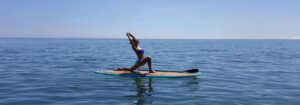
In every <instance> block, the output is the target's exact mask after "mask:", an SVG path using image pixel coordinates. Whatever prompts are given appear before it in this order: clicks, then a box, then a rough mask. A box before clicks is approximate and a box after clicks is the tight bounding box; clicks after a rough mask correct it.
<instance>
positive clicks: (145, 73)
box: [95, 69, 200, 78]
mask: <svg viewBox="0 0 300 105" xmlns="http://www.w3.org/2000/svg"><path fill="white" fill-rule="evenodd" d="M155 71H156V72H155V73H149V71H148V70H138V71H134V72H130V71H113V70H98V71H95V73H99V74H105V75H114V76H131V77H165V78H172V77H194V76H197V75H200V72H199V70H198V69H191V70H186V71H182V72H180V71H165V70H155Z"/></svg>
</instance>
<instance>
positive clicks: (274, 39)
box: [0, 37, 295, 40]
mask: <svg viewBox="0 0 300 105" xmlns="http://www.w3.org/2000/svg"><path fill="white" fill-rule="evenodd" d="M0 38H5V39H127V38H116V37H111V38H108V37H102V38H101V37H0ZM138 39H203V40H218V39H219V40H226V39H228V40H293V38H138ZM294 40H295V39H294Z"/></svg>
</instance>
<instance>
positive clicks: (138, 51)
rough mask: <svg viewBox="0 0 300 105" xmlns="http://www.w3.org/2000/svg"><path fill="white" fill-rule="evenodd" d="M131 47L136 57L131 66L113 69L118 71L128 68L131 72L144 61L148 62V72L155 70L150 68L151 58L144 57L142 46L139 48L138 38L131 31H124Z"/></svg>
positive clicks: (144, 62) (143, 63)
mask: <svg viewBox="0 0 300 105" xmlns="http://www.w3.org/2000/svg"><path fill="white" fill-rule="evenodd" d="M126 35H127V37H128V39H129V41H130V44H131V47H132V49H133V50H134V52H135V53H136V55H137V57H138V59H137V61H136V62H135V65H133V66H132V67H131V68H117V69H115V71H120V70H128V71H131V72H133V71H134V70H136V69H137V68H139V67H141V66H143V65H145V64H146V63H148V67H149V73H154V72H155V71H154V70H152V66H151V58H150V57H146V58H145V57H144V50H143V49H142V48H140V46H139V40H137V39H136V38H135V37H134V36H133V35H132V34H131V33H126Z"/></svg>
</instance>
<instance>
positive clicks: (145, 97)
mask: <svg viewBox="0 0 300 105" xmlns="http://www.w3.org/2000/svg"><path fill="white" fill-rule="evenodd" d="M133 80H134V81H135V84H136V92H137V94H136V96H137V101H136V102H134V104H136V105H143V104H152V102H153V99H152V92H153V91H154V90H153V88H152V78H133ZM146 80H148V82H147V81H146ZM147 83H148V84H147ZM146 84H147V87H146V86H145V85H146Z"/></svg>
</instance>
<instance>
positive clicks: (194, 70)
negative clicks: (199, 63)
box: [184, 69, 199, 73]
mask: <svg viewBox="0 0 300 105" xmlns="http://www.w3.org/2000/svg"><path fill="white" fill-rule="evenodd" d="M184 72H188V73H198V72H199V70H198V69H190V70H186V71H184Z"/></svg>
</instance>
